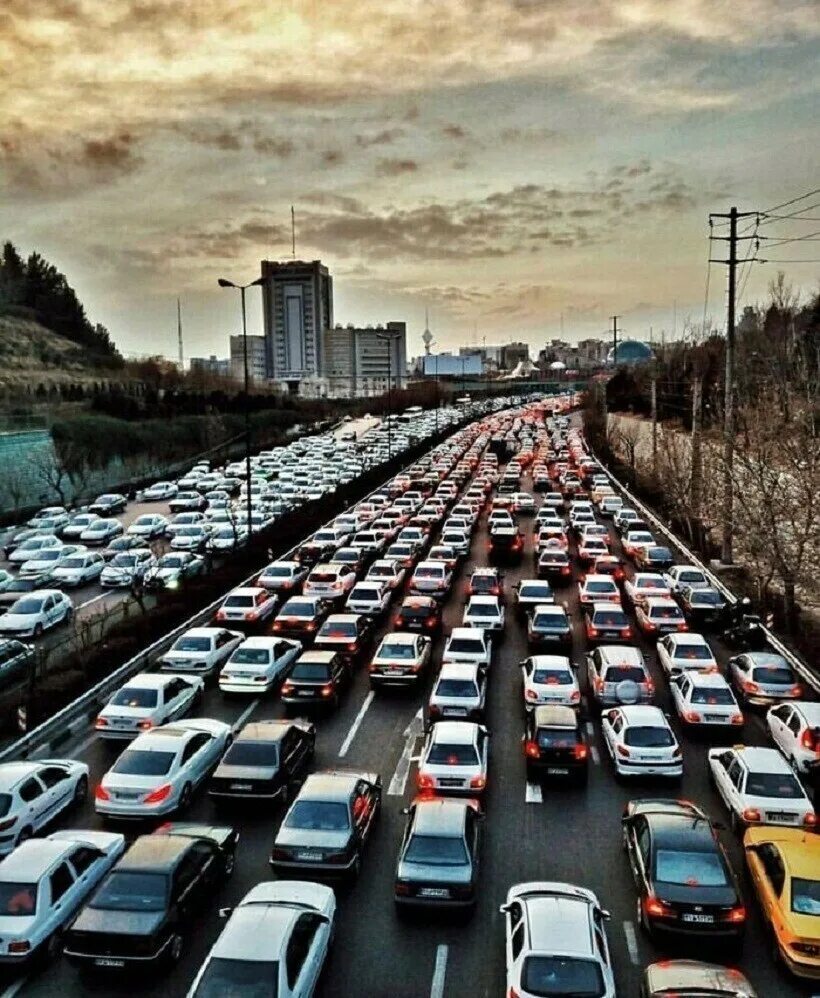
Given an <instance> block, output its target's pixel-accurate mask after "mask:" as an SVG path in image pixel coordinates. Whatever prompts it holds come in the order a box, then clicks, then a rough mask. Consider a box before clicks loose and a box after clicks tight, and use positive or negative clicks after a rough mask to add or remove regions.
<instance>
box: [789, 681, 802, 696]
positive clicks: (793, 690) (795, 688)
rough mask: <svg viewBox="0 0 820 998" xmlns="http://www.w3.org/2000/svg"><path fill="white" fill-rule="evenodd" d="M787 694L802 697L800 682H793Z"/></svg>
mask: <svg viewBox="0 0 820 998" xmlns="http://www.w3.org/2000/svg"><path fill="white" fill-rule="evenodd" d="M789 694H790V695H791V696H793V697H802V696H803V687H802V686H801V685H800V683H795V684H794V686H792V688H791V689H790V690H789Z"/></svg>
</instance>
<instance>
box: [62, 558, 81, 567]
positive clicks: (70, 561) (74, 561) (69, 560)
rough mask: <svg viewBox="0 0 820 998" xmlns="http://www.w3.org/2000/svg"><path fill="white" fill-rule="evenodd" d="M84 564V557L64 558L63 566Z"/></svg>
mask: <svg viewBox="0 0 820 998" xmlns="http://www.w3.org/2000/svg"><path fill="white" fill-rule="evenodd" d="M84 565H85V558H66V559H65V561H64V562H63V565H62V567H63V568H82V567H83V566H84Z"/></svg>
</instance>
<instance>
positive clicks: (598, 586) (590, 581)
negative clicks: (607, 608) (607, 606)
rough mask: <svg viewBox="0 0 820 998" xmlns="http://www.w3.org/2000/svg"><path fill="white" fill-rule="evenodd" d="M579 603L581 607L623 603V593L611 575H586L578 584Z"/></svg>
mask: <svg viewBox="0 0 820 998" xmlns="http://www.w3.org/2000/svg"><path fill="white" fill-rule="evenodd" d="M578 602H579V603H580V604H581V607H582V608H583V607H586V606H592V604H593V603H617V604H618V605H619V606H620V603H621V591H620V589H618V586H617V585H616V583H615V580H614V579H613V578H612V576H611V575H585V576H583V577H582V578H581V579H580V581H579V582H578Z"/></svg>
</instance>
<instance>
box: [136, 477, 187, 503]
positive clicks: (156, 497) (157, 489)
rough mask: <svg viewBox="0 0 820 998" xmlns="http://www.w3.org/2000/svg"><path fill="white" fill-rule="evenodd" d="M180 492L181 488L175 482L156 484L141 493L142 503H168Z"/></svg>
mask: <svg viewBox="0 0 820 998" xmlns="http://www.w3.org/2000/svg"><path fill="white" fill-rule="evenodd" d="M178 491H179V486H178V485H177V484H176V483H175V482H154V484H153V485H149V486H148V488H147V489H143V490H142V492H140V493H139V495H138V499H139V501H140V502H167V500H169V499H173V498H174V496H175V495H176V494H177V492H178Z"/></svg>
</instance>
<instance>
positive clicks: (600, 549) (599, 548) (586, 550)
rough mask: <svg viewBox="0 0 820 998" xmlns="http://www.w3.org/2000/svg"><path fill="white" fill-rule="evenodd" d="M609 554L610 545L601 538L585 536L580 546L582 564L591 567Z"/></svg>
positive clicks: (579, 555) (579, 552) (579, 554)
mask: <svg viewBox="0 0 820 998" xmlns="http://www.w3.org/2000/svg"><path fill="white" fill-rule="evenodd" d="M607 554H609V545H608V544H607V543H606V541H605V540H602V539H601V538H600V537H586V536H584V537H582V538H581V540H580V542H579V544H578V559H579V561H581V563H582V564H585V565H588V566H589V565H591V564H592V563H593V562H594V561H596V560H597V559H598V558H602V557H603V556H604V555H607Z"/></svg>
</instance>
